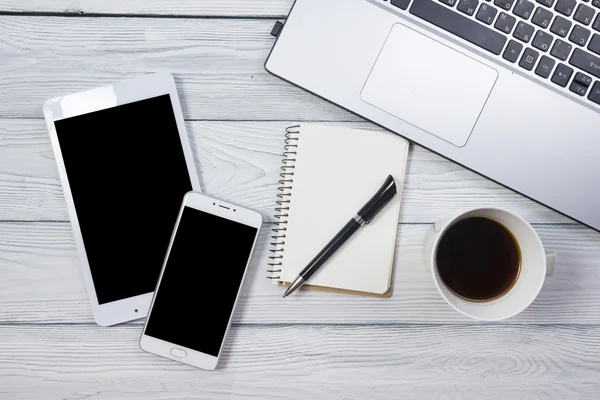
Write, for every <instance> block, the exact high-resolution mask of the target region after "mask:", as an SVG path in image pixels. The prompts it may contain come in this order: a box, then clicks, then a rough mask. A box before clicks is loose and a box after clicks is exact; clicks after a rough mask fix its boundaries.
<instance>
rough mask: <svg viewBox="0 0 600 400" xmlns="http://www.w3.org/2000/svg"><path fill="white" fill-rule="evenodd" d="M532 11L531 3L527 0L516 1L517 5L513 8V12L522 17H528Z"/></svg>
mask: <svg viewBox="0 0 600 400" xmlns="http://www.w3.org/2000/svg"><path fill="white" fill-rule="evenodd" d="M532 11H533V3H532V2H530V1H527V0H519V1H517V5H516V6H515V8H514V9H513V13H514V14H516V15H518V16H519V17H521V18H523V19H529V17H530V16H531V12H532Z"/></svg>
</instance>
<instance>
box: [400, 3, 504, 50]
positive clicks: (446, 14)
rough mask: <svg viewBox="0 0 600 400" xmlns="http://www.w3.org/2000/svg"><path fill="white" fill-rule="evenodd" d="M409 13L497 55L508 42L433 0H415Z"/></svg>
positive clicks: (494, 32) (502, 36) (497, 34)
mask: <svg viewBox="0 0 600 400" xmlns="http://www.w3.org/2000/svg"><path fill="white" fill-rule="evenodd" d="M483 5H485V4H483ZM488 7H490V6H488ZM490 8H491V7H490ZM409 12H410V13H411V14H412V15H414V16H416V17H418V18H421V19H423V20H424V21H427V22H429V23H430V24H433V25H435V26H437V27H439V28H440V29H444V30H445V31H448V32H450V33H452V34H454V35H456V36H458V37H460V38H462V39H464V40H466V41H467V42H470V43H473V44H474V45H476V46H479V47H481V48H482V49H485V50H487V51H489V52H490V53H493V54H496V55H500V53H501V52H502V49H503V48H504V44H505V43H506V41H507V39H506V36H504V35H503V34H502V33H500V32H497V31H494V30H492V29H490V28H487V27H485V26H483V25H481V24H480V23H478V22H476V21H473V20H472V19H470V18H469V17H464V16H462V15H460V14H459V13H457V12H456V11H454V10H452V9H449V8H448V7H445V6H442V5H440V4H438V3H435V2H433V1H432V0H413V4H412V6H411V7H410V10H409Z"/></svg>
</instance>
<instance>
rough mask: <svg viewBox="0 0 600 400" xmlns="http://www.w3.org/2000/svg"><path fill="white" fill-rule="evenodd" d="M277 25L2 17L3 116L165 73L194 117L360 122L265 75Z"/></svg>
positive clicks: (37, 112) (28, 113) (34, 111)
mask: <svg viewBox="0 0 600 400" xmlns="http://www.w3.org/2000/svg"><path fill="white" fill-rule="evenodd" d="M215 4H219V3H218V2H217V3H215ZM273 22H274V21H272V20H246V19H185V18H167V19H163V18H161V19H156V18H63V17H15V16H0V60H1V62H0V76H1V77H2V78H1V80H0V85H1V86H2V90H1V91H0V117H18V118H23V117H33V118H40V117H42V108H41V107H42V104H43V102H44V101H46V100H47V99H48V98H50V97H55V96H59V95H64V94H68V93H72V92H77V91H80V90H85V89H90V88H93V87H96V86H99V85H105V84H111V83H114V82H117V81H120V80H122V79H128V78H134V77H138V76H143V75H146V74H149V73H154V72H161V71H162V72H171V73H172V74H173V75H174V76H175V79H176V81H177V86H178V90H179V94H180V98H181V101H182V107H183V111H184V114H185V117H186V118H187V119H194V120H207V119H209V120H216V119H219V120H223V119H225V120H290V119H291V120H296V119H301V120H359V119H358V117H354V116H352V115H351V114H349V113H347V112H345V111H343V110H341V109H339V108H338V107H336V106H333V105H331V104H329V103H327V102H325V101H323V100H320V99H318V98H316V97H315V96H312V95H310V94H308V93H306V92H304V91H302V90H300V89H297V88H295V87H293V86H292V85H290V84H288V83H286V82H283V81H281V80H279V79H277V78H275V77H273V76H271V75H269V74H268V73H267V72H266V71H265V70H264V67H263V64H264V62H265V60H266V58H267V55H268V53H269V51H270V49H271V47H272V45H273V43H274V38H273V37H271V36H270V31H271V28H272V27H273Z"/></svg>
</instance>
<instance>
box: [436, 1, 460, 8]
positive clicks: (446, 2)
mask: <svg viewBox="0 0 600 400" xmlns="http://www.w3.org/2000/svg"><path fill="white" fill-rule="evenodd" d="M440 3H444V4H445V5H447V6H450V7H454V3H456V0H440Z"/></svg>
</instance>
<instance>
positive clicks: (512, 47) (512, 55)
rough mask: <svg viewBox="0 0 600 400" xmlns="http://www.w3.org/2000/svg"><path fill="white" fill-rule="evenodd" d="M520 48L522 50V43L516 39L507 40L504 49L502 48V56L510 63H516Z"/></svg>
mask: <svg viewBox="0 0 600 400" xmlns="http://www.w3.org/2000/svg"><path fill="white" fill-rule="evenodd" d="M521 50H523V45H522V44H521V43H519V42H517V41H514V40H511V41H510V42H508V45H507V46H506V50H504V54H502V58H504V59H505V60H508V61H510V62H511V63H516V62H517V60H518V59H519V54H521Z"/></svg>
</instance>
